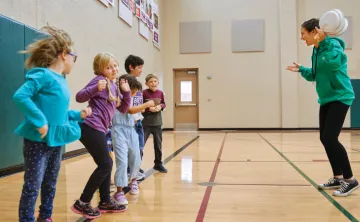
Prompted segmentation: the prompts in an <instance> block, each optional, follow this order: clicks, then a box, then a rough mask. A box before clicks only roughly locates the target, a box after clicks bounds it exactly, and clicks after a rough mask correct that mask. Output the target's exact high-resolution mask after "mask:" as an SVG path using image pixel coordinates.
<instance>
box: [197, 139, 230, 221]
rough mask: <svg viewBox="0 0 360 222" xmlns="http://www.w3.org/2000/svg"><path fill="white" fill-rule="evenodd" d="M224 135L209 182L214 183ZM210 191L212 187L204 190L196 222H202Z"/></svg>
mask: <svg viewBox="0 0 360 222" xmlns="http://www.w3.org/2000/svg"><path fill="white" fill-rule="evenodd" d="M226 135H227V133H225V136H224V139H223V141H222V144H221V147H220V151H219V154H218V157H217V159H216V162H215V165H214V168H213V171H212V173H211V177H210V180H209V182H214V181H215V177H216V173H217V170H218V167H219V163H220V158H221V154H222V152H223V149H224V144H225V139H226ZM211 191H212V186H208V187H207V188H206V191H205V194H204V197H203V200H202V203H201V205H200V209H199V212H198V215H197V217H196V222H202V221H204V217H205V213H206V209H207V206H208V203H209V199H210V194H211Z"/></svg>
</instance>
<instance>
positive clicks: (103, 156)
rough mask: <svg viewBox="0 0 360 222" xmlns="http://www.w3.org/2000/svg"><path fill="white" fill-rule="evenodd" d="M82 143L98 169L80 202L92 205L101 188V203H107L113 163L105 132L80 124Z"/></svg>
mask: <svg viewBox="0 0 360 222" xmlns="http://www.w3.org/2000/svg"><path fill="white" fill-rule="evenodd" d="M80 127H81V138H80V141H81V143H82V144H83V145H84V146H85V148H86V149H87V150H88V151H89V153H90V155H91V156H92V157H93V159H94V161H95V163H96V164H97V168H96V169H95V170H94V172H93V173H92V175H91V176H90V178H89V181H88V182H87V184H86V186H85V188H84V191H83V193H82V195H81V197H80V200H81V201H83V202H85V203H90V201H91V199H92V197H93V195H94V193H95V192H96V190H97V189H98V188H99V191H100V202H102V203H107V202H108V201H109V200H110V184H111V171H112V167H113V161H112V159H111V157H110V155H109V150H108V146H107V142H106V135H105V133H103V132H100V131H98V130H95V129H93V128H92V127H90V126H88V125H86V124H85V123H82V124H80Z"/></svg>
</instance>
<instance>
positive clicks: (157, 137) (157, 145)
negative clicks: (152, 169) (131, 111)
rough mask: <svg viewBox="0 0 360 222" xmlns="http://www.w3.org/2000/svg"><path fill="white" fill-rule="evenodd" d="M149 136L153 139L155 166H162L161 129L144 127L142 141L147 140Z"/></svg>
mask: <svg viewBox="0 0 360 222" xmlns="http://www.w3.org/2000/svg"><path fill="white" fill-rule="evenodd" d="M150 134H152V135H153V137H154V150H155V161H154V164H155V166H159V165H162V161H161V159H162V148H161V147H162V129H161V126H144V137H145V138H144V141H145V143H146V141H147V140H148V138H149V136H150Z"/></svg>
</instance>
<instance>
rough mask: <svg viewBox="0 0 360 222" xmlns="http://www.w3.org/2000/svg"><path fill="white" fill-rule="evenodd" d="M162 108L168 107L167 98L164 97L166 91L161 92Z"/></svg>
mask: <svg viewBox="0 0 360 222" xmlns="http://www.w3.org/2000/svg"><path fill="white" fill-rule="evenodd" d="M160 106H161V110H164V109H165V108H166V104H165V99H164V92H161V103H160Z"/></svg>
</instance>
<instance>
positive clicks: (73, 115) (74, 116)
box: [68, 110, 82, 121]
mask: <svg viewBox="0 0 360 222" xmlns="http://www.w3.org/2000/svg"><path fill="white" fill-rule="evenodd" d="M68 116H69V120H74V121H81V120H82V118H81V112H80V111H78V110H69V111H68Z"/></svg>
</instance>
